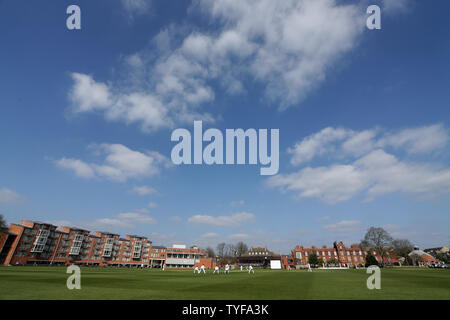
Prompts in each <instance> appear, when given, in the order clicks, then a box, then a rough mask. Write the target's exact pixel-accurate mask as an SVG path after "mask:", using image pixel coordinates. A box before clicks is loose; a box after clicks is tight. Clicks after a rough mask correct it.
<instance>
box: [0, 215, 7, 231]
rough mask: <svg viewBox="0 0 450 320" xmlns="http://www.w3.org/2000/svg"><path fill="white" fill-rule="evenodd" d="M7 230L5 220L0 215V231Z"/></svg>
mask: <svg viewBox="0 0 450 320" xmlns="http://www.w3.org/2000/svg"><path fill="white" fill-rule="evenodd" d="M6 228H8V225H7V224H6V221H5V219H4V218H3V215H2V214H0V230H2V229H6Z"/></svg>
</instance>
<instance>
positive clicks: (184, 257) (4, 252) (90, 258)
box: [0, 220, 212, 268]
mask: <svg viewBox="0 0 450 320" xmlns="http://www.w3.org/2000/svg"><path fill="white" fill-rule="evenodd" d="M209 260H212V259H209ZM209 260H208V259H207V258H206V257H205V253H204V252H203V250H202V249H199V248H197V247H191V248H186V246H180V245H178V246H177V245H174V247H173V248H166V247H160V246H154V247H152V242H151V241H150V240H149V239H148V238H146V237H143V236H138V235H127V236H125V238H121V237H120V235H119V234H115V233H111V232H103V231H97V232H94V233H92V234H91V232H90V231H88V230H84V229H79V228H74V227H60V228H59V229H58V227H57V226H55V225H52V224H49V223H45V222H39V221H26V220H24V221H22V222H21V223H20V224H11V225H10V227H9V230H2V231H0V265H27V264H28V265H30V264H31V265H34V264H42V265H70V264H77V265H86V266H103V267H105V266H111V267H146V268H148V267H162V266H163V265H164V264H166V266H167V267H168V268H192V267H194V265H195V264H196V263H200V262H201V261H203V264H205V266H206V264H207V263H209V264H211V261H209Z"/></svg>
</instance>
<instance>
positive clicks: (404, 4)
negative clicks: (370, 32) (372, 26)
mask: <svg viewBox="0 0 450 320" xmlns="http://www.w3.org/2000/svg"><path fill="white" fill-rule="evenodd" d="M410 5H411V1H409V0H383V8H384V9H385V11H386V12H388V13H398V12H402V11H405V10H408V8H409V6H410Z"/></svg>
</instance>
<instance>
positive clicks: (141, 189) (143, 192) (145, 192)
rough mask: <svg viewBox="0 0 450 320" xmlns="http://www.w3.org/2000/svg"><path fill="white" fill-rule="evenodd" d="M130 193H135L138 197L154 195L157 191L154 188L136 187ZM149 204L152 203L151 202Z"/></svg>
mask: <svg viewBox="0 0 450 320" xmlns="http://www.w3.org/2000/svg"><path fill="white" fill-rule="evenodd" d="M131 192H133V193H136V194H138V195H140V196H148V195H150V194H154V193H156V192H157V191H156V189H155V188H152V187H149V186H136V187H134V188H133V189H132V190H131ZM151 203H153V202H151ZM149 207H150V203H149Z"/></svg>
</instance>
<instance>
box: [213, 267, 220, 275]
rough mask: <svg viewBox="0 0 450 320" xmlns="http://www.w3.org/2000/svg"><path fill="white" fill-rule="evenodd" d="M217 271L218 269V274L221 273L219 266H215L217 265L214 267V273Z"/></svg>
mask: <svg viewBox="0 0 450 320" xmlns="http://www.w3.org/2000/svg"><path fill="white" fill-rule="evenodd" d="M216 271H217V274H219V273H220V270H219V266H215V267H214V271H213V273H216Z"/></svg>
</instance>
